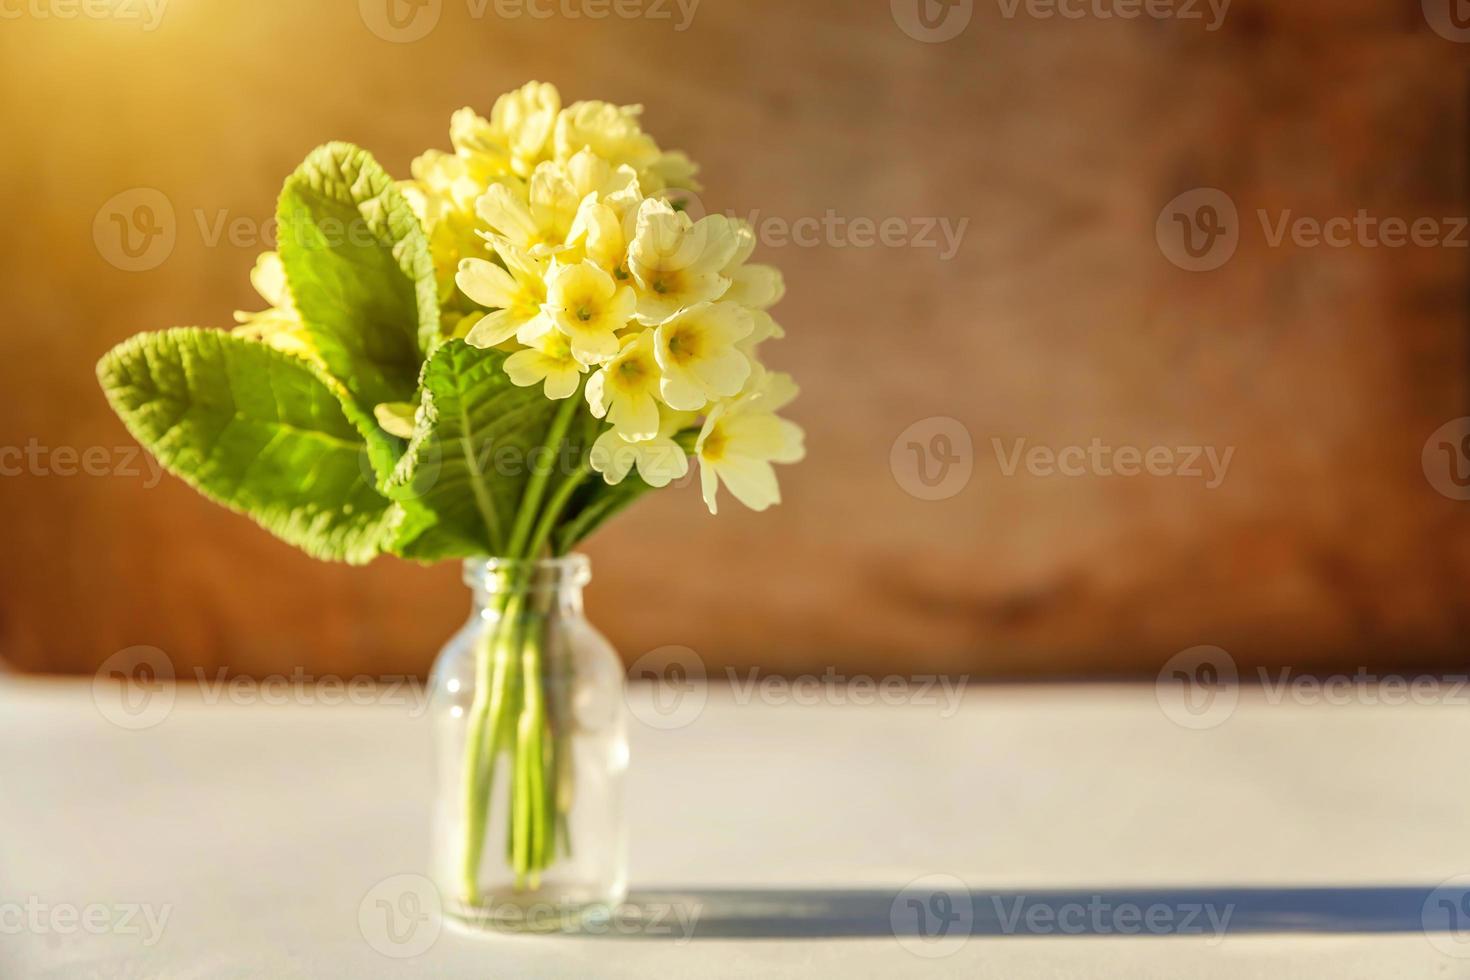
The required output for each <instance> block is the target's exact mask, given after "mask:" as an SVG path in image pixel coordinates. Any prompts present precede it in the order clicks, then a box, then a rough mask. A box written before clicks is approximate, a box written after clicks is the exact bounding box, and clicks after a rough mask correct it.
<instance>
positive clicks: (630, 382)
mask: <svg viewBox="0 0 1470 980" xmlns="http://www.w3.org/2000/svg"><path fill="white" fill-rule="evenodd" d="M647 376H648V368H647V367H646V366H645V365H644V363H643V362H642V361H641V360H639V359H637V358H629V359H628V360H626V361H623V362H622V363H621V364H619V365H618V381H619V382H620V383H621V384H622V386H623V387H625V388H632V387H635V386H636V385H637V384H638V383H639V382H640V381H642V380H643V379H644V378H645V377H647Z"/></svg>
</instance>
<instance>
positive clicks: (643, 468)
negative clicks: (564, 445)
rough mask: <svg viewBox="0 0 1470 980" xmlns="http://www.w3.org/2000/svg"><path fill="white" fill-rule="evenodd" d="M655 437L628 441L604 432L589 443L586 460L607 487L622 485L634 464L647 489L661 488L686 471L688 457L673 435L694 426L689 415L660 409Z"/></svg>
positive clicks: (692, 414)
mask: <svg viewBox="0 0 1470 980" xmlns="http://www.w3.org/2000/svg"><path fill="white" fill-rule="evenodd" d="M659 416H660V419H661V421H660V422H659V426H658V434H657V435H655V436H654V437H653V438H652V439H644V440H642V441H639V442H632V441H629V440H627V439H624V438H623V437H622V436H621V435H619V434H618V432H617V430H616V429H608V430H607V431H606V432H604V433H603V434H602V435H600V436H598V437H597V441H596V442H594V443H593V444H592V451H591V452H590V453H589V454H588V460H589V462H590V463H591V464H592V468H593V469H594V470H596V471H597V472H598V473H601V474H602V478H603V479H604V480H606V481H607V482H608V483H609V484H612V485H614V486H615V485H617V484H619V483H622V482H623V480H624V479H625V478H626V477H627V475H628V473H629V471H631V470H632V469H633V467H634V466H635V465H636V466H637V467H638V475H639V476H640V477H642V478H643V482H644V483H647V484H648V485H649V486H651V487H664V486H668V484H669V483H670V482H671V481H673V480H678V479H681V478H682V477H683V476H684V475H685V474H686V473H688V472H689V456H688V454H687V453H685V452H684V449H683V447H681V446H680V445H679V444H678V443H677V442H675V441H674V435H675V434H676V433H677V432H679V431H680V430H681V429H685V428H688V427H689V426H691V425H693V424H694V421H695V418H696V416H695V414H694V413H693V412H674V411H670V410H668V409H661V410H660V412H659Z"/></svg>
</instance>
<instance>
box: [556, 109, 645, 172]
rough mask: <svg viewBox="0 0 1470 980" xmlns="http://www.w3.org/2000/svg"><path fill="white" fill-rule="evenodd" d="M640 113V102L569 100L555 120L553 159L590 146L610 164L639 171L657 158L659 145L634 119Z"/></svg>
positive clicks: (569, 155)
mask: <svg viewBox="0 0 1470 980" xmlns="http://www.w3.org/2000/svg"><path fill="white" fill-rule="evenodd" d="M642 112H643V107H642V106H641V105H626V106H616V105H613V104H612V103H610V102H573V103H572V104H571V105H569V106H567V107H566V109H564V110H563V111H562V113H561V115H559V116H558V117H557V120H556V136H555V145H556V158H557V159H558V160H568V159H571V157H572V155H573V154H574V153H576V152H577V151H578V150H583V149H590V150H591V151H592V152H593V153H595V154H597V155H598V156H599V157H601V158H602V159H604V160H606V161H607V162H608V163H610V164H612V165H613V166H618V165H620V164H627V165H629V166H631V167H632V168H633V169H634V170H637V171H640V172H641V171H643V170H644V169H645V168H647V167H648V166H649V165H651V164H653V163H654V162H655V161H657V160H658V158H659V148H658V144H657V143H655V142H654V141H653V137H652V136H649V135H648V134H647V133H645V132H643V127H642V126H641V125H640V124H639V122H638V117H639V115H641V114H642Z"/></svg>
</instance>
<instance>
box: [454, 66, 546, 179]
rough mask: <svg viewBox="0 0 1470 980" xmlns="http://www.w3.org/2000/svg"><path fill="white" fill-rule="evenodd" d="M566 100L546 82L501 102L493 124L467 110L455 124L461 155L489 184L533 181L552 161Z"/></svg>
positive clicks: (456, 116)
mask: <svg viewBox="0 0 1470 980" xmlns="http://www.w3.org/2000/svg"><path fill="white" fill-rule="evenodd" d="M560 110H561V94H560V93H559V92H557V90H556V86H554V85H551V84H549V83H545V82H527V83H526V84H525V85H522V86H521V87H520V88H518V89H516V90H515V91H514V92H507V93H506V94H504V95H502V96H501V97H500V98H498V99H496V100H495V107H494V108H493V109H491V111H490V118H489V119H488V120H486V119H484V118H482V117H481V116H479V115H478V114H477V113H476V112H475V111H474V110H473V109H470V108H464V109H461V110H459V111H458V112H456V113H455V114H454V115H453V116H452V117H451V118H450V120H449V141H450V142H451V143H453V144H454V149H455V152H456V154H457V155H458V156H459V157H461V158H462V159H463V160H465V162H466V163H467V164H468V165H469V167H470V169H471V170H472V171H473V172H474V173H475V174H476V175H477V176H478V177H480V179H481V181H482V183H488V182H489V181H490V180H492V179H493V178H495V177H498V176H501V175H503V174H504V173H506V172H507V171H509V172H512V173H515V174H518V175H520V176H522V177H525V176H529V175H530V173H531V172H532V170H534V169H535V167H536V164H538V163H540V162H541V161H543V160H546V159H548V157H549V150H550V141H551V134H552V130H553V129H554V128H555V126H556V117H557V114H558V113H559V112H560Z"/></svg>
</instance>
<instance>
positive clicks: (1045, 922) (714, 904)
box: [607, 880, 1470, 947]
mask: <svg viewBox="0 0 1470 980" xmlns="http://www.w3.org/2000/svg"><path fill="white" fill-rule="evenodd" d="M921 881H922V880H921ZM627 905H628V906H631V907H632V908H631V909H629V910H628V912H629V915H631V916H632V917H633V918H635V919H637V920H638V921H639V922H642V923H644V925H645V928H639V929H626V928H614V929H608V930H607V931H608V932H609V933H614V934H618V935H624V936H629V937H635V938H645V939H660V938H663V939H696V940H698V939H834V938H843V937H849V938H858V937H864V936H874V937H876V936H898V937H912V938H913V939H914V940H915V941H925V940H929V941H936V942H937V941H942V940H944V939H946V938H962V937H964V936H1011V937H1025V936H1044V937H1050V938H1057V937H1067V936H1201V937H1206V938H1211V937H1223V936H1225V935H1234V934H1248V933H1273V932H1297V933H1344V932H1355V933H1392V932H1422V931H1425V930H1431V931H1441V930H1443V931H1453V932H1455V934H1456V936H1457V938H1460V939H1461V940H1462V941H1464V942H1465V943H1466V944H1467V947H1470V890H1467V889H1464V888H1452V887H1439V888H1434V887H1426V886H1403V887H1399V886H1391V887H1348V888H1167V889H1165V888H1130V889H1097V890H1093V891H1088V890H1082V889H1072V890H1061V891H998V892H989V891H978V890H969V891H966V890H965V889H964V888H963V887H962V886H961V885H960V884H959V883H958V882H954V887H953V888H950V887H948V886H945V885H943V884H939V885H926V884H921V883H915V884H914V885H910V886H907V887H905V888H901V889H900V888H892V889H882V888H878V889H823V888H813V889H806V888H717V889H707V888H706V889H690V890H679V889H673V888H670V889H652V890H644V891H636V892H633V893H632V894H630V895H629V896H628V900H627Z"/></svg>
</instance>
